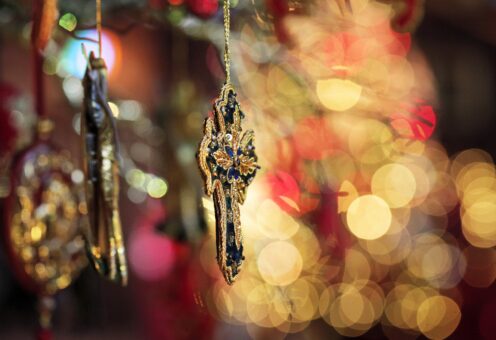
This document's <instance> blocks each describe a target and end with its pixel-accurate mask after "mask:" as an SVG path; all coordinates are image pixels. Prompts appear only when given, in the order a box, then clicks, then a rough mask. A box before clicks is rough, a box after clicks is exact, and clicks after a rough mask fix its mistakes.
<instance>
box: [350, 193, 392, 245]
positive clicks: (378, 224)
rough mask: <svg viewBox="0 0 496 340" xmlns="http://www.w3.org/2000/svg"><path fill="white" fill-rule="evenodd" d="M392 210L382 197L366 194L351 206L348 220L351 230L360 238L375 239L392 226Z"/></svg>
mask: <svg viewBox="0 0 496 340" xmlns="http://www.w3.org/2000/svg"><path fill="white" fill-rule="evenodd" d="M391 219H392V215H391V210H390V209H389V206H388V204H387V203H386V202H385V201H384V200H383V199H382V198H380V197H377V196H374V195H364V196H360V197H358V198H356V199H355V200H354V201H353V202H352V203H351V204H350V206H349V208H348V211H347V214H346V220H347V223H348V228H350V231H351V232H352V233H353V234H354V235H355V236H356V237H358V238H361V239H365V240H374V239H377V238H379V237H381V236H383V235H384V234H386V233H387V231H388V229H389V227H390V226H391Z"/></svg>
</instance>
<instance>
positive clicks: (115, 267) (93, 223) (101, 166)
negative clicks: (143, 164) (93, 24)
mask: <svg viewBox="0 0 496 340" xmlns="http://www.w3.org/2000/svg"><path fill="white" fill-rule="evenodd" d="M96 3H97V6H96V7H97V31H98V45H99V46H98V47H99V57H95V55H94V53H93V52H91V53H90V55H89V57H88V58H87V59H88V67H87V69H86V74H85V76H84V79H83V87H84V113H83V115H82V119H81V136H82V145H83V157H84V160H83V164H84V172H85V184H86V205H87V207H88V222H89V226H88V228H87V230H86V235H85V237H86V248H87V253H88V258H89V259H90V261H91V263H92V264H93V267H94V268H95V269H96V271H97V272H98V273H99V274H100V275H102V276H103V277H106V278H108V279H109V280H111V281H114V282H116V283H119V284H121V285H123V286H125V285H126V284H127V277H128V274H127V263H126V253H125V246H124V240H123V236H122V227H121V221H120V216H119V164H118V150H117V149H118V141H117V131H116V127H115V121H114V116H113V115H112V110H111V109H110V107H109V105H108V100H107V67H106V65H105V61H104V60H103V59H102V58H101V55H102V44H101V42H102V39H101V32H102V29H101V1H100V0H97V1H96Z"/></svg>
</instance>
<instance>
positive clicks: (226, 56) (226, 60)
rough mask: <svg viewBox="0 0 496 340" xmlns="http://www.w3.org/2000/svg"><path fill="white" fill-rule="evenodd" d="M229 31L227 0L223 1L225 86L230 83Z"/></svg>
mask: <svg viewBox="0 0 496 340" xmlns="http://www.w3.org/2000/svg"><path fill="white" fill-rule="evenodd" d="M230 30H231V10H230V4H229V0H224V66H225V68H226V84H229V83H230V82H231V50H230V48H229V32H230Z"/></svg>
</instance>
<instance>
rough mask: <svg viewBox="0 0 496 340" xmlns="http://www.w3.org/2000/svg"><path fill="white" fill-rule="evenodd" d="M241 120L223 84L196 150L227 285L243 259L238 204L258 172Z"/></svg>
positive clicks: (234, 98)
mask: <svg viewBox="0 0 496 340" xmlns="http://www.w3.org/2000/svg"><path fill="white" fill-rule="evenodd" d="M243 118H244V114H243V112H242V111H241V109H240V106H239V103H238V101H237V95H236V92H235V90H234V88H233V86H232V85H231V84H230V83H227V84H225V85H224V86H223V87H222V90H221V94H220V97H219V98H218V99H217V100H216V101H215V103H214V112H213V116H212V117H208V118H207V119H206V120H205V125H204V137H203V140H202V141H201V144H200V147H199V150H198V164H199V166H200V170H201V172H202V175H203V177H204V180H205V192H206V194H207V195H208V196H212V195H213V201H214V207H215V221H216V242H217V262H218V264H219V267H220V270H221V271H222V274H223V275H224V278H225V280H226V282H227V283H228V284H232V283H233V282H234V280H235V278H236V276H237V275H238V273H239V272H240V269H241V265H242V263H243V260H244V256H243V242H242V240H243V237H242V233H241V219H240V211H239V205H240V204H243V202H244V200H245V194H246V188H247V187H248V185H249V184H250V183H251V182H252V181H253V179H254V177H255V175H256V172H257V170H258V169H259V166H258V164H257V155H256V153H255V146H254V133H253V131H252V130H247V131H246V132H244V133H243V131H242V127H241V122H242V120H243Z"/></svg>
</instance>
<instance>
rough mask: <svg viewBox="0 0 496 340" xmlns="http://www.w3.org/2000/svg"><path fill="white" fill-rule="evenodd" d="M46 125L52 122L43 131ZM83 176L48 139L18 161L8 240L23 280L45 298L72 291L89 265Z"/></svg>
mask: <svg viewBox="0 0 496 340" xmlns="http://www.w3.org/2000/svg"><path fill="white" fill-rule="evenodd" d="M46 124H51V123H47V121H42V123H41V124H40V126H42V125H45V126H46ZM41 134H42V135H44V134H45V133H44V132H42V133H41ZM74 171H75V173H76V175H73V174H74V173H73V172H74ZM77 171H79V170H77V169H75V168H74V166H73V165H72V163H71V161H70V160H69V157H68V155H67V154H66V153H64V152H61V151H59V150H58V149H57V148H55V147H54V146H52V144H51V143H49V142H48V140H46V139H44V138H39V139H37V140H36V141H35V142H34V143H33V144H32V145H31V146H30V147H28V148H26V149H25V150H24V151H21V152H20V153H19V154H17V155H16V157H15V160H14V162H13V166H12V181H11V189H10V195H9V196H8V197H7V201H6V203H7V206H6V210H5V221H6V233H5V241H6V243H7V249H8V251H9V255H10V259H11V262H12V264H13V267H14V270H15V273H16V274H17V277H18V278H19V280H20V281H21V283H22V284H23V285H24V286H25V287H26V288H27V289H29V290H32V291H34V292H36V293H37V294H38V295H40V296H52V295H53V294H55V293H56V292H57V291H59V290H61V289H64V288H66V287H67V286H69V285H70V284H71V283H72V281H73V280H74V279H75V278H76V277H77V276H78V275H79V272H80V271H81V270H82V269H83V268H84V267H85V266H86V265H87V261H86V257H85V256H84V241H83V237H82V230H81V216H82V213H83V212H84V211H81V205H80V204H81V203H82V186H81V185H80V183H76V182H75V181H74V178H77Z"/></svg>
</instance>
